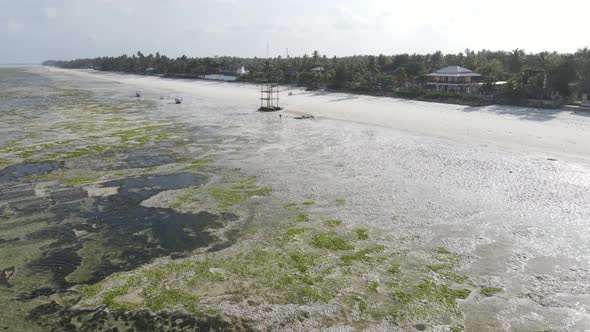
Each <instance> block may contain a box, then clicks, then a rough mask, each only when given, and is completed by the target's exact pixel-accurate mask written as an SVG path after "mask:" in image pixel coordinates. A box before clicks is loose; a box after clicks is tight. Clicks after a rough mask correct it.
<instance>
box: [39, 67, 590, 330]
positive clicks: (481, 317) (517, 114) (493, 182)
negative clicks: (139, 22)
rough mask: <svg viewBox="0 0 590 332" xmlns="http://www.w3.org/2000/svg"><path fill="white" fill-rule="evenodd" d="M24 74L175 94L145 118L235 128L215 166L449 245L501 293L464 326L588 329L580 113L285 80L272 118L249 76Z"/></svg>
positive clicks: (416, 243)
mask: <svg viewBox="0 0 590 332" xmlns="http://www.w3.org/2000/svg"><path fill="white" fill-rule="evenodd" d="M32 70H33V71H34V72H38V73H41V74H42V75H47V76H49V77H52V79H54V80H57V81H59V82H61V83H62V84H68V80H72V81H92V82H93V83H92V84H89V86H94V87H95V88H97V87H99V88H100V87H101V86H102V85H100V84H99V83H98V82H103V84H104V86H103V87H102V89H105V90H110V89H114V88H115V87H116V88H117V90H118V93H119V94H120V95H122V96H123V95H132V94H133V92H134V91H135V90H142V91H143V97H142V98H145V99H150V100H159V98H160V97H163V96H164V97H166V98H170V97H172V96H175V95H181V96H182V97H183V99H184V102H183V104H182V105H181V106H179V107H173V106H170V105H167V104H166V103H165V102H161V103H160V106H159V108H158V110H157V112H154V113H152V114H151V115H152V116H154V117H155V118H161V119H162V120H166V121H180V122H184V123H188V124H192V125H200V126H215V128H216V132H218V133H219V134H223V135H228V137H231V136H235V137H236V139H235V140H234V141H232V140H231V139H230V140H227V141H225V143H223V144H222V145H221V146H222V148H221V151H218V152H217V153H216V156H217V157H218V160H217V162H218V163H219V164H222V165H223V166H224V167H227V168H240V169H241V170H242V171H243V172H245V173H247V174H256V175H257V176H258V181H259V182H260V184H261V185H264V186H268V187H271V188H273V190H274V193H273V195H275V196H276V197H278V198H280V199H282V200H283V201H285V202H293V201H294V202H303V201H313V202H314V204H313V206H312V207H311V208H310V210H311V213H316V214H322V213H326V211H329V212H330V213H334V214H336V217H337V218H338V219H341V220H342V225H343V227H344V228H345V229H350V230H353V229H355V228H358V227H363V228H366V229H368V230H369V231H371V232H378V233H379V234H380V235H381V236H382V237H383V238H384V239H385V240H386V242H387V243H390V244H391V245H393V246H399V247H400V248H404V249H406V250H416V251H419V250H428V249H429V248H430V249H434V248H438V247H441V248H447V249H448V250H450V251H452V252H454V253H457V254H458V255H460V257H461V259H462V263H461V265H460V268H459V271H460V272H461V273H464V274H466V275H467V276H469V277H470V278H471V280H472V281H473V284H474V287H475V288H476V289H484V288H485V287H494V288H499V289H500V292H499V293H498V294H495V295H494V296H490V297H488V296H485V295H482V294H481V293H478V292H477V291H474V292H472V294H471V295H470V296H469V297H468V298H467V299H465V300H461V301H460V308H461V309H462V310H463V312H464V313H465V321H464V326H465V328H466V330H469V331H480V330H516V331H519V330H534V329H557V330H572V331H578V330H584V329H589V328H590V315H589V314H588V311H587V310H588V307H589V306H590V290H589V289H588V285H590V274H589V273H588V272H589V270H590V245H589V243H590V242H589V240H590V232H589V230H590V225H589V224H588V223H589V222H590V206H589V204H588V202H590V165H589V160H590V144H588V143H590V138H589V136H588V135H589V132H590V116H588V114H581V113H580V114H572V113H571V112H570V111H559V110H558V111H552V110H534V109H522V108H512V107H504V106H489V107H484V108H470V107H465V106H456V105H445V104H434V103H423V102H413V101H405V100H396V99H390V98H377V97H367V96H357V95H347V94H324V93H314V92H304V91H301V90H298V89H292V92H293V96H286V93H285V97H284V99H283V100H284V107H285V112H284V113H283V114H285V115H284V116H283V118H282V119H280V118H279V117H278V115H277V114H276V113H270V114H260V113H256V112H254V111H253V110H254V109H256V106H257V102H256V101H257V97H258V95H257V90H256V87H255V86H252V85H249V84H227V83H217V82H206V81H184V80H168V79H159V78H153V77H138V76H132V75H120V74H112V73H96V72H85V71H63V70H57V69H46V68H34V69H32ZM166 100H169V99H166ZM298 112H302V113H306V114H312V115H314V116H316V120H294V119H293V117H294V114H296V113H298ZM339 198H345V199H346V204H345V206H343V207H342V208H339V209H337V210H336V211H334V210H333V208H332V207H331V204H332V203H333V202H334V201H336V200H337V199H339ZM433 329H435V327H433ZM376 330H378V329H376Z"/></svg>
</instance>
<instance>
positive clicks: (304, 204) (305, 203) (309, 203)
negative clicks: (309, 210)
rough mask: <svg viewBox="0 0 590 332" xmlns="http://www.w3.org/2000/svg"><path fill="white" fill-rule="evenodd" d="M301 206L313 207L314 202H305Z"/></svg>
mask: <svg viewBox="0 0 590 332" xmlns="http://www.w3.org/2000/svg"><path fill="white" fill-rule="evenodd" d="M301 205H303V206H311V205H315V202H314V201H305V202H303V203H301Z"/></svg>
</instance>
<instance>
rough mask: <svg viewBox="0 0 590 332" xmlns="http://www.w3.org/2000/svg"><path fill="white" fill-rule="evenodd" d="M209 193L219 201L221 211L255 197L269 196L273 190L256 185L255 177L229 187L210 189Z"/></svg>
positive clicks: (231, 183) (234, 182)
mask: <svg viewBox="0 0 590 332" xmlns="http://www.w3.org/2000/svg"><path fill="white" fill-rule="evenodd" d="M208 192H209V195H211V196H212V197H213V198H215V199H216V200H217V202H218V204H219V207H220V208H221V209H228V208H230V207H233V206H234V205H237V204H239V203H242V202H244V201H247V200H249V199H250V198H252V197H254V196H258V197H265V196H268V195H270V194H271V193H272V189H270V188H260V187H258V186H257V185H256V178H255V177H246V178H244V179H241V180H236V181H232V182H230V183H229V187H228V186H227V184H225V185H223V186H220V187H212V188H209V190H208Z"/></svg>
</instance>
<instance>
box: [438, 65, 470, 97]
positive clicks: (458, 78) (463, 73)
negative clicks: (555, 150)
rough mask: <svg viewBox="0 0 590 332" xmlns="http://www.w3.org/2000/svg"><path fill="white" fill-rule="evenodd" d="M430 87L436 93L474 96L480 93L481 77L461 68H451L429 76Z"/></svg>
mask: <svg viewBox="0 0 590 332" xmlns="http://www.w3.org/2000/svg"><path fill="white" fill-rule="evenodd" d="M428 76H429V78H430V80H429V82H428V85H429V86H431V87H434V89H435V90H436V91H447V92H454V93H462V94H474V93H477V92H478V91H479V87H480V86H481V83H479V81H480V78H481V75H480V74H477V73H474V72H472V71H471V70H469V69H466V68H463V67H459V66H449V67H445V68H442V69H440V70H438V71H437V72H434V73H432V74H428Z"/></svg>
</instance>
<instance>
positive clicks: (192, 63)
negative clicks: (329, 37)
mask: <svg viewBox="0 0 590 332" xmlns="http://www.w3.org/2000/svg"><path fill="white" fill-rule="evenodd" d="M43 65H47V66H55V67H60V68H65V69H96V70H101V71H110V72H125V73H131V74H139V75H155V76H161V77H174V78H186V79H192V78H207V77H224V78H225V77H229V78H231V80H235V81H237V82H251V83H260V82H274V83H278V84H285V85H296V86H299V87H304V88H306V89H308V90H322V91H338V92H346V93H355V94H364V95H378V96H390V97H396V98H403V99H413V100H421V101H434V102H443V103H452V104H462V105H470V106H484V105H492V104H501V105H513V106H523V107H534V108H559V107H560V106H562V105H563V104H568V103H580V100H583V99H584V96H585V95H589V94H590V49H588V48H584V49H579V50H578V51H577V52H575V53H557V52H551V53H550V52H540V53H526V52H525V51H524V50H522V49H515V50H512V51H491V50H481V51H473V50H469V49H467V50H465V52H460V53H458V54H443V53H442V52H440V51H437V52H434V53H429V54H395V55H383V54H380V55H378V56H373V55H355V56H346V57H332V58H329V57H327V56H326V55H322V54H320V53H319V52H318V51H314V52H313V54H312V55H303V56H298V57H289V56H288V57H286V58H283V57H281V56H277V57H274V58H264V59H263V58H238V57H230V56H222V57H205V58H193V57H187V56H186V55H183V56H181V57H177V58H171V57H167V56H166V55H161V54H160V53H156V54H155V55H154V54H148V55H144V54H143V53H141V52H137V53H136V54H132V55H121V56H118V57H98V58H87V59H76V60H69V61H58V60H48V61H45V62H43Z"/></svg>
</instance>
